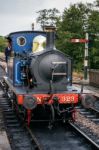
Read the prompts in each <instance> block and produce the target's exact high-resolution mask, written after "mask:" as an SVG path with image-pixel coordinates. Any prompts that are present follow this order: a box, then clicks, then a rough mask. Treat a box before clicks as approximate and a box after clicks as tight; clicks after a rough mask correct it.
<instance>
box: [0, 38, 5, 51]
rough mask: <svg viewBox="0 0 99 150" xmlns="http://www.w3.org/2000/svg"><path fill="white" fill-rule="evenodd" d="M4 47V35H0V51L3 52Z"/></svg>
mask: <svg viewBox="0 0 99 150" xmlns="http://www.w3.org/2000/svg"><path fill="white" fill-rule="evenodd" d="M5 47H6V40H5V38H4V37H2V36H0V52H4V49H5Z"/></svg>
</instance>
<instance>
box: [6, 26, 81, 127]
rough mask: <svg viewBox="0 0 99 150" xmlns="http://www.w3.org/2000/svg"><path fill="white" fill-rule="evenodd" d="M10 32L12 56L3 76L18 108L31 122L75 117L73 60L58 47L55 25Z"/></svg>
mask: <svg viewBox="0 0 99 150" xmlns="http://www.w3.org/2000/svg"><path fill="white" fill-rule="evenodd" d="M45 28H46V30H45V32H41V31H21V32H15V33H11V34H9V37H8V38H10V40H11V46H12V56H11V57H9V59H8V64H7V76H5V77H4V83H5V87H6V93H7V95H8V96H9V99H10V100H11V102H12V104H13V106H14V108H15V110H16V111H17V112H18V113H19V114H20V115H21V116H22V118H24V120H26V121H27V122H28V125H29V124H30V122H31V121H36V120H37V121H42V120H43V121H50V122H54V121H55V120H62V121H66V120H70V119H74V114H75V105H76V104H77V103H78V93H77V91H74V90H73V89H72V88H70V87H72V59H71V58H70V57H69V56H66V55H65V54H64V53H62V52H61V51H59V50H57V49H56V48H55V44H54V41H55V40H54V39H55V32H54V27H45Z"/></svg>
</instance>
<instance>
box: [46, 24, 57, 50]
mask: <svg viewBox="0 0 99 150" xmlns="http://www.w3.org/2000/svg"><path fill="white" fill-rule="evenodd" d="M55 29H56V28H55V27H54V26H44V31H45V32H46V38H47V39H46V50H53V49H55Z"/></svg>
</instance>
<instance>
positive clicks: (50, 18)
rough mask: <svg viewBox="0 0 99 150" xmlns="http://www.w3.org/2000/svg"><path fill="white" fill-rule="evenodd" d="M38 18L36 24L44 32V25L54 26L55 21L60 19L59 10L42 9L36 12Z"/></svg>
mask: <svg viewBox="0 0 99 150" xmlns="http://www.w3.org/2000/svg"><path fill="white" fill-rule="evenodd" d="M37 13H38V14H39V16H38V17H37V23H39V24H40V26H41V27H42V29H43V30H44V26H45V25H56V23H57V21H58V20H59V19H60V17H59V16H58V14H59V10H58V9H56V8H53V9H43V10H40V11H38V12H37Z"/></svg>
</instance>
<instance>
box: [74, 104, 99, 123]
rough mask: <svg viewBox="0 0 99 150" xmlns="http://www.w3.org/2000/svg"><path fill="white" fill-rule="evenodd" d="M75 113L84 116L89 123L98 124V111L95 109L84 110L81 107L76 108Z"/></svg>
mask: <svg viewBox="0 0 99 150" xmlns="http://www.w3.org/2000/svg"><path fill="white" fill-rule="evenodd" d="M76 109H77V111H79V113H80V114H82V115H84V116H85V117H87V118H88V119H90V120H91V121H93V122H94V123H96V124H99V110H97V109H96V108H93V107H90V108H89V109H88V108H84V107H83V106H82V105H80V106H78V107H76Z"/></svg>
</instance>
